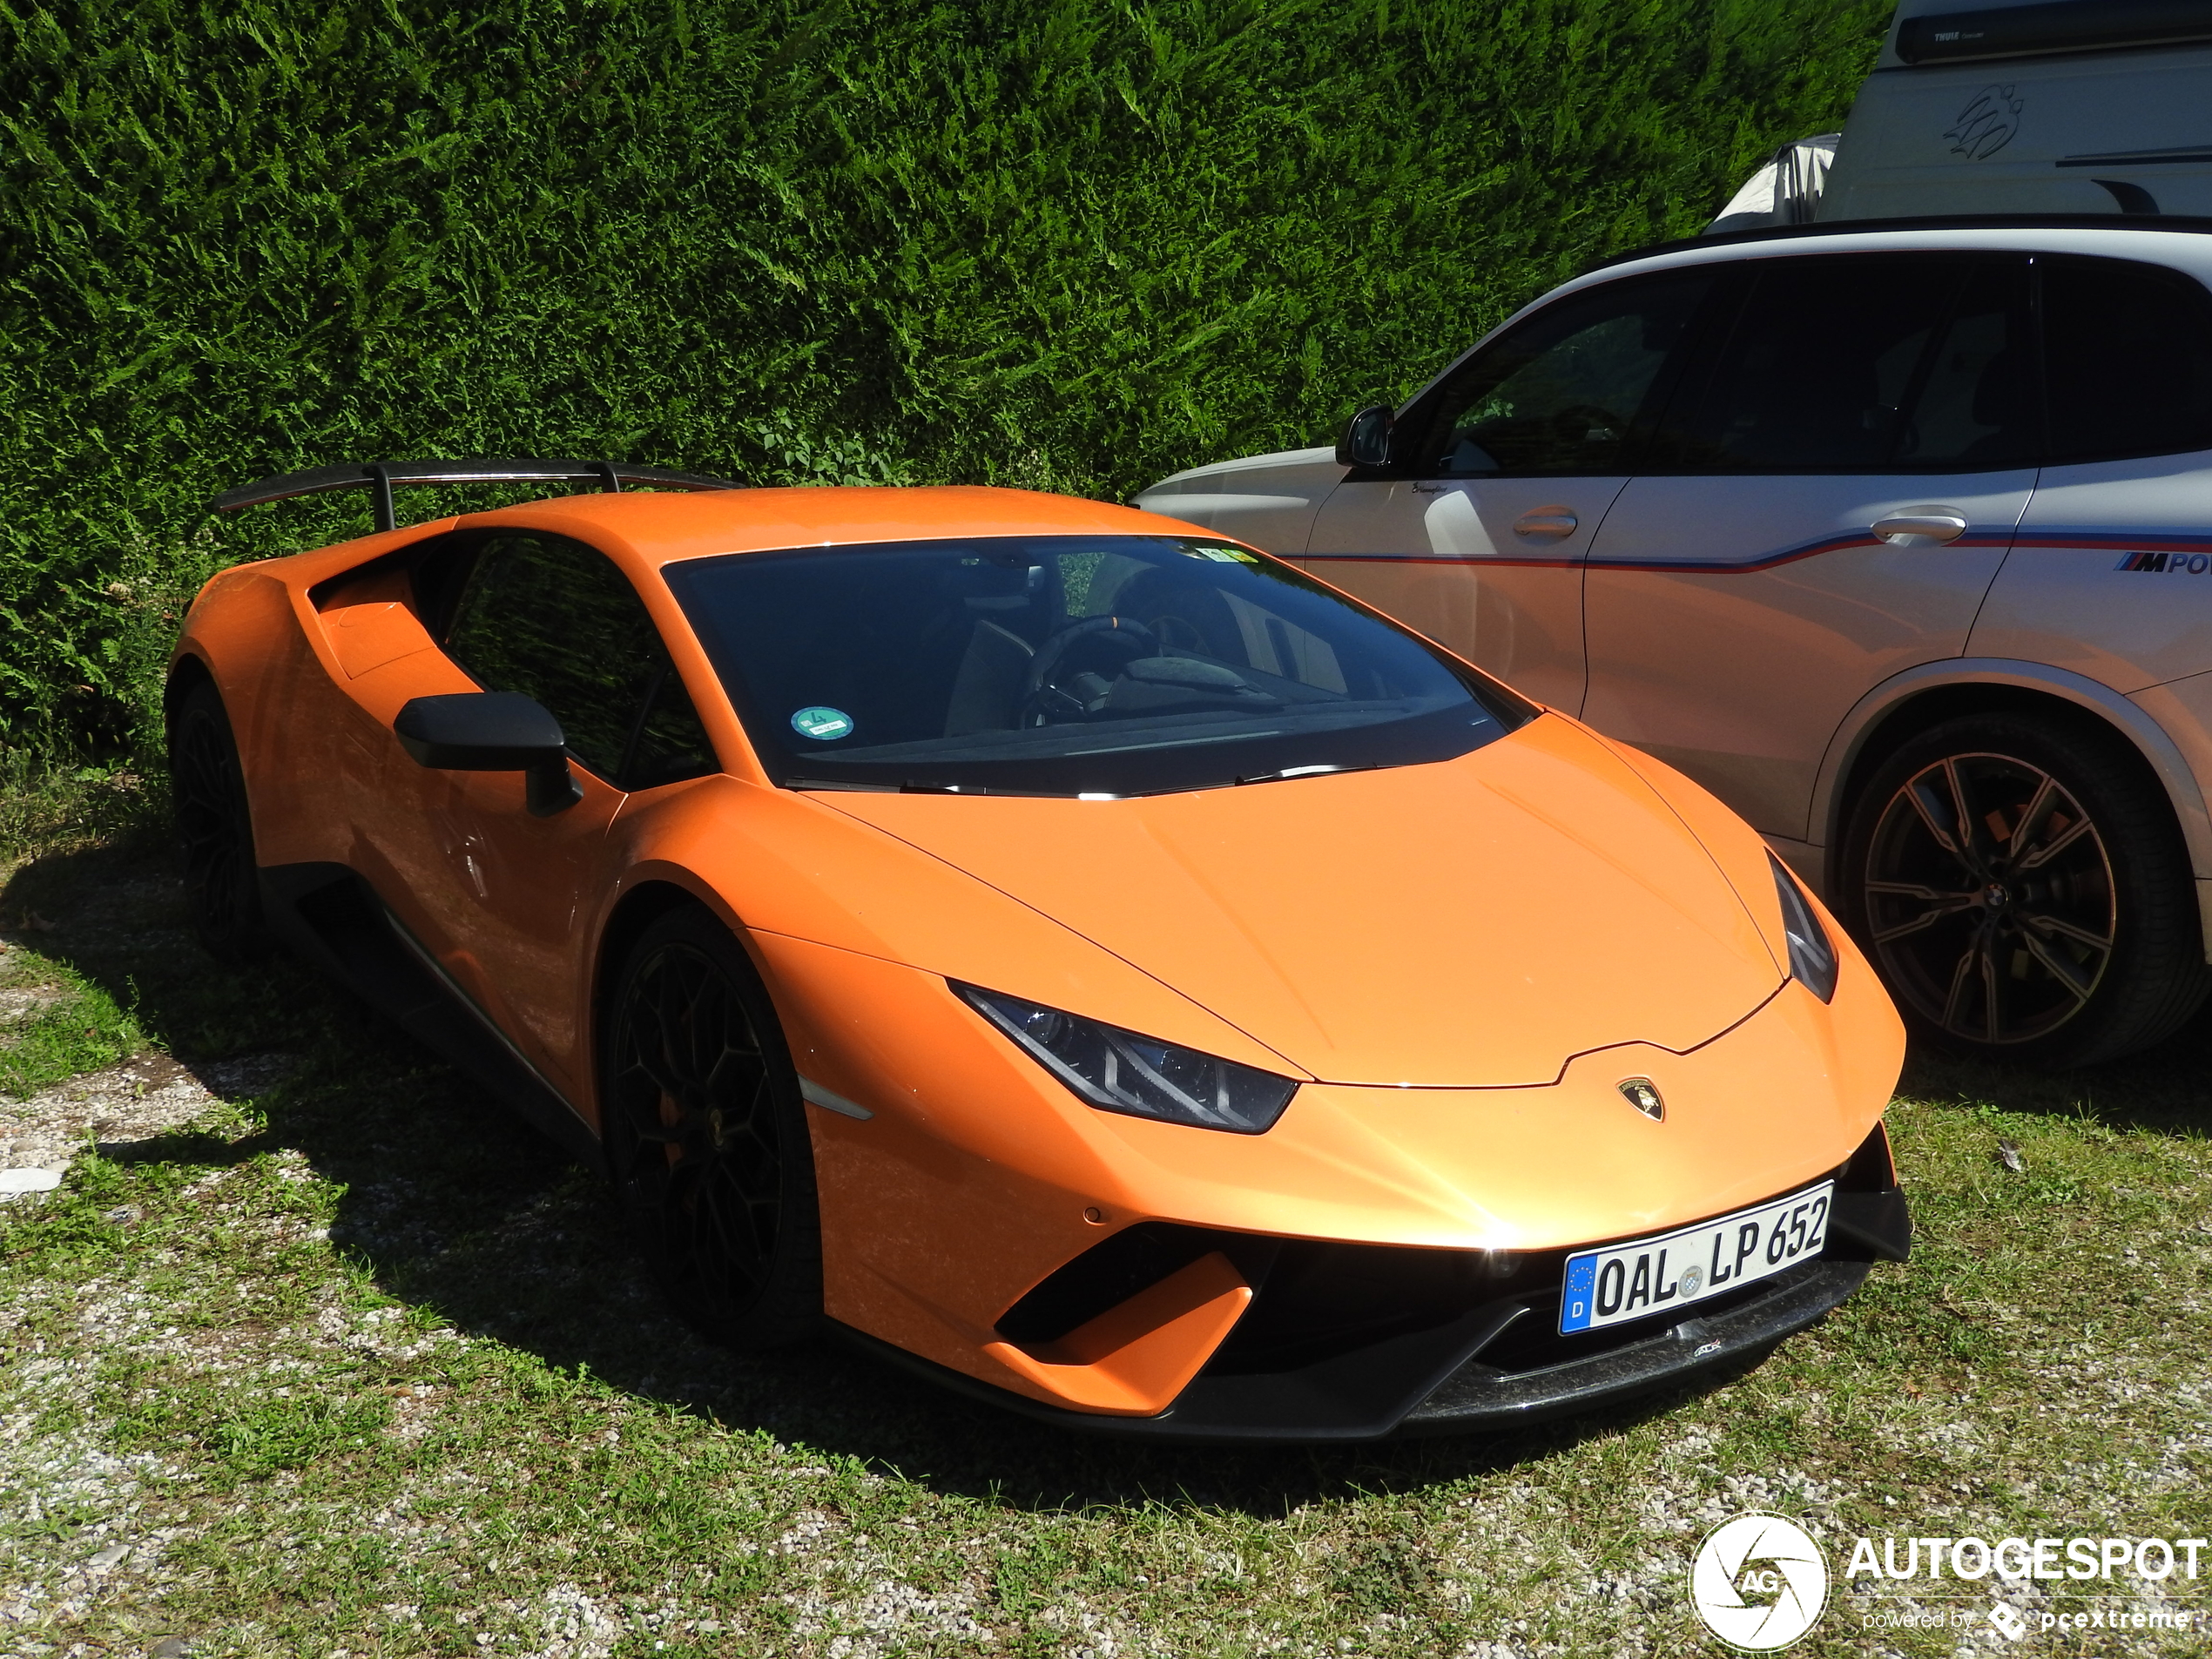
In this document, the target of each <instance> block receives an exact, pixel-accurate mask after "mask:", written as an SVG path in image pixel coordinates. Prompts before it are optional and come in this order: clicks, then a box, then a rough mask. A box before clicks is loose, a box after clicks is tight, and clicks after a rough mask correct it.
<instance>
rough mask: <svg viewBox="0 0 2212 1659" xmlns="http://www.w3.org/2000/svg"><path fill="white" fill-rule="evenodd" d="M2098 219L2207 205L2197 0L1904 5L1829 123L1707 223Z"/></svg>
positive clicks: (2211, 7) (2208, 85) (2208, 11)
mask: <svg viewBox="0 0 2212 1659" xmlns="http://www.w3.org/2000/svg"><path fill="white" fill-rule="evenodd" d="M2114 212H2117V213H2126V214H2134V215H2142V216H2149V215H2182V214H2212V0H2040V3H2037V4H2031V5H2020V4H2002V3H1998V4H1993V3H1990V0H1904V3H1903V4H1901V5H1899V6H1898V9H1897V17H1896V19H1895V20H1894V21H1893V22H1892V24H1891V25H1890V36H1889V39H1888V41H1887V42H1886V43H1885V44H1884V46H1883V48H1882V56H1881V58H1880V60H1879V61H1878V63H1877V64H1876V65H1875V69H1874V72H1873V73H1872V74H1871V75H1870V76H1869V77H1867V79H1866V84H1865V86H1863V87H1861V88H1860V89H1859V93H1858V101H1857V103H1855V104H1854V105H1852V106H1851V119H1850V121H1849V122H1848V123H1847V124H1846V125H1844V130H1843V132H1840V133H1835V132H1825V133H1821V134H1818V135H1817V136H1816V137H1813V138H1801V139H1799V140H1798V141H1797V143H1796V144H1792V145H1784V147H1783V148H1782V150H1781V151H1779V152H1777V154H1776V156H1775V158H1774V159H1773V160H1771V161H1770V162H1769V163H1768V164H1767V165H1766V166H1765V167H1764V168H1762V169H1761V170H1760V171H1759V172H1758V173H1757V174H1756V175H1754V176H1753V178H1752V179H1750V182H1749V183H1747V184H1746V185H1744V186H1743V190H1742V191H1740V192H1737V197H1736V199H1735V200H1733V201H1731V202H1730V203H1729V205H1728V206H1726V207H1724V208H1723V209H1722V210H1721V214H1720V217H1719V218H1718V219H1715V220H1714V221H1713V225H1712V227H1711V228H1712V229H1713V230H1714V231H1735V230H1750V229H1757V228H1764V227H1766V226H1777V225H1799V224H1804V223H1806V222H1808V221H1811V220H1838V219H1851V220H1865V219H1922V218H1930V217H1933V216H1936V215H1948V214H1958V213H2114Z"/></svg>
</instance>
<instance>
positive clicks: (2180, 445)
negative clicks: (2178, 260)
mask: <svg viewBox="0 0 2212 1659" xmlns="http://www.w3.org/2000/svg"><path fill="white" fill-rule="evenodd" d="M2040 264H2041V265H2042V266H2043V341H2044V353H2045V357H2044V361H2045V365H2046V370H2047V374H2048V375H2049V381H2050V398H2051V455H2050V459H2051V460H2052V461H2053V462H2067V461H2110V460H2117V459H2119V458H2120V457H2121V456H2123V455H2180V454H2182V453H2184V452H2186V451H2188V450H2191V449H2212V295H2208V294H2207V293H2205V291H2204V289H2203V288H2202V287H2201V286H2200V285H2199V284H2197V283H2195V282H2193V281H2191V280H2189V279H2188V277H2185V276H2183V275H2182V273H2180V272H2178V271H2168V270H2165V269H2162V268H2161V267H2160V266H2152V265H2137V264H2134V263H2133V262H2131V261H2128V260H2087V259H2049V260H2041V261H2040Z"/></svg>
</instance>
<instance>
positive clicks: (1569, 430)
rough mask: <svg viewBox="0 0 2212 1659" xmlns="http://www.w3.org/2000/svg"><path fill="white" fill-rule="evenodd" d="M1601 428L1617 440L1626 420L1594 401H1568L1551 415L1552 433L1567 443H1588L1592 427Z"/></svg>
mask: <svg viewBox="0 0 2212 1659" xmlns="http://www.w3.org/2000/svg"><path fill="white" fill-rule="evenodd" d="M1598 427H1602V428H1604V429H1605V430H1606V431H1607V432H1608V433H1609V434H1611V435H1612V440H1615V441H1617V440H1618V439H1619V438H1620V436H1621V435H1622V433H1623V432H1624V431H1625V430H1626V429H1627V428H1628V422H1627V421H1623V420H1622V418H1621V417H1620V416H1619V415H1615V414H1614V413H1613V411H1612V410H1610V409H1602V408H1598V406H1597V405H1596V404H1595V403H1570V404H1568V406H1567V407H1566V408H1563V409H1561V410H1559V411H1558V412H1557V413H1555V414H1554V415H1553V416H1552V417H1551V428H1552V432H1553V434H1554V435H1555V436H1556V437H1558V438H1559V439H1560V440H1561V442H1568V443H1577V444H1581V443H1588V442H1590V432H1591V429H1592V428H1598Z"/></svg>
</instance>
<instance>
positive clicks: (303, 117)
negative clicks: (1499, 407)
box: [0, 0, 1887, 747]
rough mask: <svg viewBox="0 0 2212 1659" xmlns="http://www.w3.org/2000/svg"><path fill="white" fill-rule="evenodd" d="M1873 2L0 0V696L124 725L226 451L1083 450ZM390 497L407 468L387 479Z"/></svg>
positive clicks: (1383, 301) (1813, 103)
mask: <svg viewBox="0 0 2212 1659" xmlns="http://www.w3.org/2000/svg"><path fill="white" fill-rule="evenodd" d="M1886 15H1887V10H1886V7H1885V6H1884V5H1882V4H1879V3H1873V0H1848V3H1844V4H1821V3H1815V0H1491V3H1483V4H1477V3H1468V0H1422V3H1409V0H1328V3H1318V0H1280V3H1273V4H1267V3H1253V0H1155V3H1150V4H1136V3H1117V0H961V3H948V0H937V3H932V0H906V3H896V0H874V3H870V0H856V3H851V4H840V3H837V0H831V3H827V4H808V3H805V0H747V3H744V4H734V3H726V0H722V3H718V0H658V3H640V0H509V3H503V4H500V5H496V6H489V7H486V8H483V9H482V10H475V9H470V8H452V7H447V6H438V5H432V4H429V3H425V0H379V3H374V4H371V3H366V0H350V3H324V4H321V5H316V4H312V3H310V4H287V5H278V4H273V3H268V0H223V3H220V4H218V3H215V0H107V3H102V4H91V3H82V0H79V3H57V4H53V5H51V6H44V7H41V6H38V5H37V4H35V3H32V4H20V3H19V4H17V5H14V6H11V7H0V614H4V617H5V620H6V624H7V630H8V645H7V649H6V650H5V651H4V652H3V653H0V739H3V740H4V741H5V742H6V743H8V744H9V745H14V746H17V747H20V746H22V745H26V744H35V745H40V746H48V745H55V746H63V747H70V746H78V745H84V744H85V743H88V742H90V743H92V744H95V745H98V744H101V743H105V744H108V745H115V744H118V743H122V742H125V741H127V740H128V739H129V738H130V737H131V735H132V732H133V731H134V730H140V729H142V727H141V723H142V721H143V719H144V711H145V708H146V707H147V705H148V704H147V699H148V696H149V693H150V691H151V690H152V686H153V685H154V684H155V682H156V681H157V680H158V674H159V668H160V663H161V660H162V657H163V653H164V651H165V644H166V640H167V638H168V637H170V636H171V635H172V634H173V629H174V615H175V612H176V610H177V609H178V607H179V604H180V602H181V599H182V598H183V597H186V596H188V594H189V592H190V590H191V588H192V586H193V585H195V584H196V583H197V582H198V581H199V579H200V578H201V577H204V576H205V575H206V573H207V571H209V570H212V569H213V568H214V567H215V565H216V564H218V563H220V562H222V561H225V560H227V559H233V558H237V557H240V556H246V555H249V554H253V553H258V552H266V551H271V550H278V549H280V548H282V547H285V546H297V545H300V543H302V542H303V541H306V540H307V539H309V538H313V537H317V536H332V535H337V534H342V533H344V531H345V529H346V527H347V526H348V525H350V524H352V523H354V522H355V521H356V520H358V521H359V522H360V523H361V526H362V527H363V528H365V527H366V516H365V509H363V508H362V507H361V504H360V503H359V502H348V503H347V504H345V505H343V506H308V505H295V506H287V507H283V508H278V509H264V511H263V516H262V517H261V518H260V521H259V522H257V523H254V524H253V525H250V526H249V525H246V524H240V525H237V526H232V525H228V524H225V525H220V526H210V525H207V524H206V523H204V522H203V521H202V519H201V509H202V508H203V506H204V504H205V502H206V500H207V499H208V497H209V496H212V494H213V493H214V492H216V491H217V490H219V489H223V488H225V487H226V486H228V485H231V484H234V483H238V482H243V481H246V480H248V479H251V478H253V477H256V476H259V475H262V474H264V473H267V472H273V471H277V470H281V469H291V468H296V467H305V466H311V465H320V464H323V463H326V462H333V461H339V460H348V459H363V458H379V457H412V456H417V455H498V454H538V455H593V456H597V455H612V456H617V457H622V458H627V459H633V460H638V461H650V462H658V463H661V464H664V465H669V466H678V467H685V468H691V469H702V470H708V471H715V472H721V473H725V474H726V473H736V474H738V475H745V476H748V477H751V478H754V479H757V480H759V481H763V482H804V481H810V480H830V481H835V480H852V481H865V480H880V479H915V480H946V479H963V480H994V481H1000V482H1014V483H1022V484H1035V485H1042V486H1047V487H1055V488H1062V489H1078V490H1082V491H1088V492H1093V493H1099V494H1106V495H1123V494H1126V493H1127V492H1128V491H1130V489H1133V488H1135V487H1136V486H1138V485H1140V484H1142V483H1143V482H1146V481H1147V480H1149V479H1150V478H1153V477H1156V476H1157V475H1161V474H1163V473H1165V472H1168V471H1170V470H1173V469H1176V468H1177V467H1181V466H1185V465H1190V464H1192V463H1195V462H1200V461H1204V460H1208V459H1212V458H1217V457H1219V456H1221V455H1227V454H1231V453H1237V452H1240V451H1249V450H1253V449H1260V448H1272V447H1280V446H1286V445H1294V444H1301V443H1307V442H1317V441H1321V440H1323V439H1324V438H1325V436H1326V435H1327V434H1328V433H1329V431H1330V430H1331V429H1332V427H1333V426H1334V424H1335V423H1336V422H1337V421H1339V420H1340V419H1341V417H1342V416H1343V415H1345V413H1347V412H1348V411H1349V410H1350V408H1352V407H1353V406H1354V405H1355V404H1357V403H1358V402H1359V401H1362V400H1366V399H1372V398H1376V397H1382V396H1390V395H1399V394H1402V393H1404V392H1406V390H1409V389H1410V388H1412V387H1413V386H1414V385H1417V384H1418V383H1419V382H1420V381H1421V380H1422V379H1423V378H1425V377H1426V375H1427V374H1429V373H1430V372H1432V371H1433V369H1434V368H1436V367H1437V366H1438V365H1439V364H1440V361H1442V360H1443V359H1444V358H1445V357H1446V356H1447V355H1448V354H1451V353H1452V352H1453V351H1454V350H1455V349H1457V348H1458V347H1460V346H1462V345H1464V344H1465V343H1467V341H1470V340H1472V339H1473V338H1474V336H1475V335H1476V334H1478V333H1480V331H1481V330H1482V329H1484V328H1485V327H1487V326H1489V325H1490V324H1492V323H1494V322H1495V321H1496V320H1499V319H1500V318H1501V317H1502V316H1504V315H1505V314H1507V313H1508V312H1510V311H1511V310H1512V309H1513V308H1514V307H1516V306H1518V305H1520V304H1521V303H1522V302H1524V301H1525V300H1527V299H1529V298H1531V297H1533V296H1534V294H1536V293H1540V292H1541V290H1542V289H1543V288H1544V287H1547V286H1548V284H1550V283H1552V282H1554V281H1555V280H1559V279H1560V278H1561V277H1563V276H1566V275H1568V274H1570V273H1572V272H1573V271H1574V270H1575V269H1576V268H1577V266H1579V265H1580V264H1581V263H1582V262H1584V261H1585V260H1588V258H1590V257H1591V256H1593V255H1595V254H1600V253H1606V252H1610V251H1614V250H1617V249H1620V248H1622V247H1627V246H1635V245H1638V244H1641V243H1645V242H1649V241H1652V240H1655V239H1661V238H1663V237H1666V236H1670V235H1675V234H1680V233H1687V232H1689V231H1692V230H1694V229H1696V227H1697V226H1698V225H1700V224H1701V223H1702V222H1703V220H1704V219H1706V218H1708V217H1709V216H1710V214H1711V213H1712V212H1714V211H1715V210H1716V207H1717V206H1719V204H1720V202H1721V200H1722V199H1723V198H1724V197H1725V195H1726V193H1727V192H1728V190H1729V189H1730V187H1731V186H1732V185H1733V184H1734V183H1735V182H1736V181H1737V179H1739V178H1740V176H1741V175H1742V174H1743V173H1744V172H1747V171H1748V170H1749V168H1750V166H1751V165H1754V164H1755V163H1756V161H1757V159H1758V158H1759V157H1760V155H1761V152H1764V151H1765V150H1767V149H1769V148H1770V147H1771V146H1772V145H1775V144H1777V142H1779V141H1781V140H1783V139H1785V138H1792V137H1795V136H1797V135H1798V134H1800V133H1803V132H1811V131H1816V130H1818V129H1820V128H1822V127H1825V126H1832V125H1835V124H1836V123H1837V122H1838V120H1839V119H1840V118H1841V117H1842V115H1843V113H1844V110H1845V109H1846V107H1847V106H1848V104H1849V100H1850V97H1851V91H1852V89H1853V87H1854V86H1855V85H1856V84H1857V82H1858V78H1860V77H1861V76H1862V75H1863V74H1864V72H1865V69H1866V68H1867V66H1868V64H1870V63H1871V57H1872V53H1873V51H1874V47H1875V44H1876V42H1877V40H1878V36H1879V33H1880V30H1881V28H1882V26H1883V24H1884V22H1885V17H1886ZM430 505H431V504H430V503H415V504H414V506H413V510H415V512H417V513H421V512H423V511H427V510H428V509H429V507H430Z"/></svg>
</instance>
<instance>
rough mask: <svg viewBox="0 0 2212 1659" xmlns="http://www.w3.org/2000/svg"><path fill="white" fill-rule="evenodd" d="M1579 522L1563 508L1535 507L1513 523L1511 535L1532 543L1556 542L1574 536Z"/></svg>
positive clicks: (1569, 510) (1570, 512)
mask: <svg viewBox="0 0 2212 1659" xmlns="http://www.w3.org/2000/svg"><path fill="white" fill-rule="evenodd" d="M1579 523H1581V520H1580V519H1578V518H1576V517H1575V515H1574V512H1573V511H1572V510H1571V509H1568V508H1565V507H1535V508H1531V509H1529V510H1528V511H1527V512H1525V513H1523V514H1522V515H1521V516H1520V517H1519V518H1516V519H1515V520H1514V522H1513V533H1514V535H1515V536H1527V537H1528V538H1529V539H1530V540H1532V541H1540V542H1557V541H1561V540H1562V539H1564V538H1565V537H1567V536H1572V535H1574V534H1575V525H1577V524H1579Z"/></svg>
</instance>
